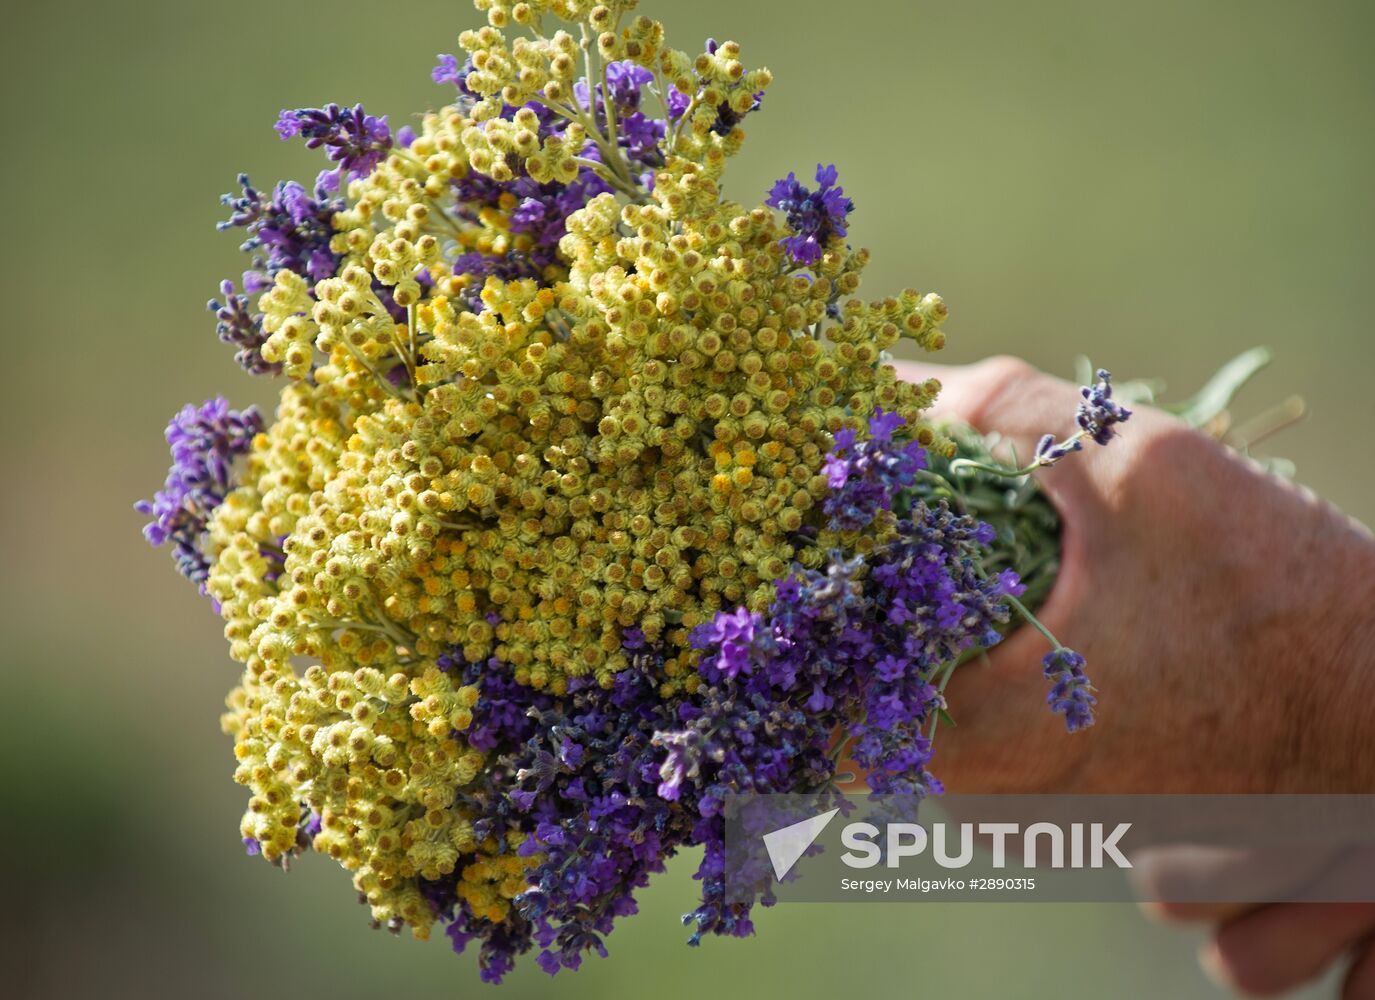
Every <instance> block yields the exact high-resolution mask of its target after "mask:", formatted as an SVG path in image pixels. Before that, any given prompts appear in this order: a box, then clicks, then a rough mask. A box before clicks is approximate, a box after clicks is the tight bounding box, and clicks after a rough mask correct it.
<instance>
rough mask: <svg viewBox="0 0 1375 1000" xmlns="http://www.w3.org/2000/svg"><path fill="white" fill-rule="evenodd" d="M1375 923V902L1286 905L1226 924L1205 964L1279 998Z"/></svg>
mask: <svg viewBox="0 0 1375 1000" xmlns="http://www.w3.org/2000/svg"><path fill="white" fill-rule="evenodd" d="M1372 927H1375V903H1281V904H1278V905H1276V906H1265V907H1262V908H1261V909H1259V910H1256V911H1255V912H1254V913H1248V914H1246V915H1244V916H1242V917H1239V918H1238V919H1236V920H1234V921H1233V922H1231V923H1229V924H1227V925H1225V926H1224V927H1223V928H1222V929H1221V930H1220V931H1218V933H1217V936H1216V937H1215V938H1214V939H1213V940H1212V941H1211V942H1209V943H1208V944H1207V945H1205V946H1204V948H1203V950H1202V952H1201V953H1200V955H1199V963H1200V964H1201V965H1202V966H1203V968H1204V970H1205V971H1206V972H1208V974H1209V975H1210V976H1212V977H1213V978H1214V979H1215V980H1216V981H1217V982H1219V983H1220V984H1222V985H1224V986H1227V987H1230V988H1232V989H1236V990H1240V991H1241V992H1243V993H1249V994H1251V995H1253V996H1273V995H1274V994H1276V993H1283V992H1284V991H1286V990H1290V989H1293V988H1294V987H1296V986H1299V985H1301V984H1303V983H1305V982H1307V981H1308V980H1310V979H1312V978H1314V977H1315V976H1317V975H1319V974H1320V973H1321V972H1322V971H1323V970H1324V969H1325V968H1327V966H1328V965H1329V964H1331V963H1332V962H1333V961H1335V960H1336V959H1338V958H1339V957H1340V956H1341V955H1343V954H1344V953H1345V952H1346V951H1347V949H1349V948H1350V947H1351V946H1352V945H1353V944H1355V943H1356V942H1357V941H1359V940H1360V939H1361V938H1362V937H1363V936H1365V935H1366V934H1367V933H1369V932H1370V930H1371V928H1372Z"/></svg>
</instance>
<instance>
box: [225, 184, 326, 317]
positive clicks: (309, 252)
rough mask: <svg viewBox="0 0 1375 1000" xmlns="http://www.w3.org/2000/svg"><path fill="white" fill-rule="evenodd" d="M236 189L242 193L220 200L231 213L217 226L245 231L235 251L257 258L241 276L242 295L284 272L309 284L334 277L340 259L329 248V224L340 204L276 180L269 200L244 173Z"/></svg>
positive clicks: (270, 281)
mask: <svg viewBox="0 0 1375 1000" xmlns="http://www.w3.org/2000/svg"><path fill="white" fill-rule="evenodd" d="M239 186H240V187H241V188H242V189H243V191H242V193H241V194H239V195H234V194H226V195H223V196H222V197H221V198H220V201H221V202H223V203H224V204H225V205H227V206H228V207H229V209H230V215H229V218H228V219H226V220H225V221H223V222H221V223H219V225H218V228H219V229H220V230H221V231H224V230H226V229H243V230H246V231H247V233H248V236H247V238H246V239H245V240H244V242H243V243H242V245H241V246H240V247H239V249H241V250H243V251H244V252H245V253H255V252H256V254H257V255H256V256H255V258H254V267H253V269H252V270H250V271H248V272H246V273H245V274H244V281H243V289H244V292H245V293H247V294H253V293H255V292H261V291H264V290H265V289H267V288H269V287H271V285H272V276H273V275H275V274H276V273H277V272H278V271H280V270H283V269H285V270H288V271H294V272H296V273H297V274H299V275H301V276H302V277H306V278H309V279H311V280H312V281H321V280H323V279H325V278H328V277H331V276H332V275H333V274H334V271H335V269H336V267H337V266H338V264H339V255H338V254H336V253H334V252H333V251H332V250H331V249H330V246H329V244H330V240H331V239H332V238H333V237H334V227H333V225H332V224H331V221H330V220H331V219H333V217H334V213H336V212H339V211H342V210H343V208H344V203H343V202H342V201H340V200H338V199H324V198H318V199H317V198H314V197H311V195H310V193H309V192H308V191H306V189H305V188H304V187H302V186H301V185H300V184H297V183H296V182H295V181H282V182H279V183H278V184H277V185H276V187H274V188H273V189H272V194H271V196H268V195H266V194H264V193H263V192H262V191H259V190H258V189H257V188H255V187H253V185H252V184H251V183H249V180H248V175H247V174H240V175H239ZM225 294H226V295H227V294H228V293H227V292H226V293H225Z"/></svg>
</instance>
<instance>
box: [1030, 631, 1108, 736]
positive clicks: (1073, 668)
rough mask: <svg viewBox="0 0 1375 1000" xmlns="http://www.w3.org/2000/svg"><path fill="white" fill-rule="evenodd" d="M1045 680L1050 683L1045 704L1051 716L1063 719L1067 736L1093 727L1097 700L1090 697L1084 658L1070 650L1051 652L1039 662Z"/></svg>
mask: <svg viewBox="0 0 1375 1000" xmlns="http://www.w3.org/2000/svg"><path fill="white" fill-rule="evenodd" d="M1041 664H1042V666H1043V667H1044V668H1045V675H1046V680H1048V681H1050V682H1051V688H1050V693H1049V694H1048V695H1046V704H1048V705H1049V706H1050V709H1051V711H1052V712H1055V713H1056V714H1057V715H1063V716H1064V717H1065V728H1066V729H1067V730H1069V731H1070V732H1071V733H1073V732H1077V731H1078V730H1080V729H1084V728H1085V727H1087V726H1091V725H1093V706H1094V705H1096V704H1097V703H1098V699H1097V698H1095V697H1094V696H1093V694H1092V693H1091V688H1092V685H1091V684H1090V683H1089V679H1088V676H1087V675H1086V674H1085V673H1084V658H1083V656H1081V655H1080V654H1078V653H1076V652H1075V651H1074V650H1072V649H1065V648H1063V647H1062V648H1060V649H1054V650H1051V651H1050V652H1049V653H1047V654H1046V655H1045V658H1044V659H1043V660H1042V661H1041Z"/></svg>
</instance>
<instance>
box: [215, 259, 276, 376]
mask: <svg viewBox="0 0 1375 1000" xmlns="http://www.w3.org/2000/svg"><path fill="white" fill-rule="evenodd" d="M220 294H221V295H223V296H224V301H223V302H220V301H219V300H218V299H211V300H210V301H209V303H207V306H206V308H208V309H209V310H210V311H211V312H213V313H214V314H215V319H216V321H217V322H216V323H215V332H216V333H217V334H219V338H220V340H222V341H223V342H224V343H226V344H232V345H233V346H234V347H237V348H238V350H237V351H235V352H234V360H235V361H237V362H238V363H239V365H240V367H242V368H243V370H244V371H246V372H248V373H249V374H250V375H279V374H281V371H282V366H281V364H279V363H278V364H274V363H271V362H269V361H266V360H265V359H264V358H263V344H264V343H266V342H267V333H266V332H265V331H264V330H263V317H262V314H261V313H255V312H250V311H249V308H248V299H247V297H245V296H243V295H240V294H239V293H238V292H237V291H236V290H235V288H234V282H232V281H222V282H220Z"/></svg>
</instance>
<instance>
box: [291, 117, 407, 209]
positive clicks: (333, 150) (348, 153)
mask: <svg viewBox="0 0 1375 1000" xmlns="http://www.w3.org/2000/svg"><path fill="white" fill-rule="evenodd" d="M275 127H276V129H277V134H278V135H280V136H281V137H282V138H283V139H290V138H292V137H293V136H301V137H302V138H304V139H305V141H306V146H307V147H308V148H310V149H316V148H318V147H320V146H324V147H325V149H326V152H327V153H328V155H329V158H330V159H331V160H333V161H334V162H335V163H338V164H339V166H338V167H337V168H336V169H334V170H327V171H324V172H323V173H321V174H320V176H319V177H318V178H316V181H315V189H316V191H317V192H319V193H321V194H323V193H324V192H327V191H338V190H339V188H340V185H341V183H342V182H343V180H344V179H345V178H346V177H347V178H355V177H366V176H367V175H368V174H370V173H372V171H373V169H374V168H376V166H377V164H379V163H381V162H382V157H383V156H385V155H386V153H387V151H388V150H389V149H391V147H392V135H391V128H390V127H388V125H387V119H386V116H385V115H384V116H382V117H381V118H378V117H376V116H375V115H370V114H368V113H367V112H365V111H364V110H363V105H361V104H355V105H354V106H353V107H352V108H343V107H340V106H339V105H338V104H327V105H325V106H324V107H323V108H296V109H295V110H283V111H282V113H281V115H280V116H279V117H278V119H277V124H276V126H275Z"/></svg>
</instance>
